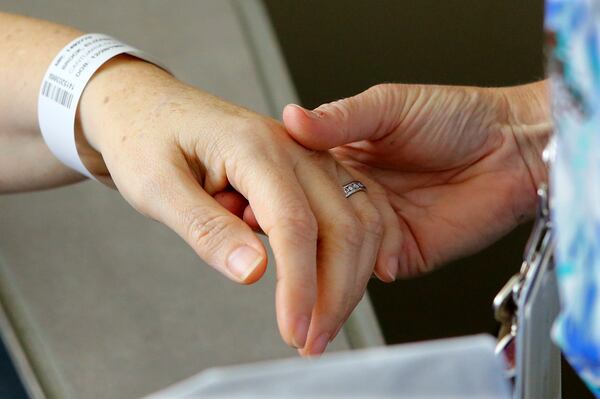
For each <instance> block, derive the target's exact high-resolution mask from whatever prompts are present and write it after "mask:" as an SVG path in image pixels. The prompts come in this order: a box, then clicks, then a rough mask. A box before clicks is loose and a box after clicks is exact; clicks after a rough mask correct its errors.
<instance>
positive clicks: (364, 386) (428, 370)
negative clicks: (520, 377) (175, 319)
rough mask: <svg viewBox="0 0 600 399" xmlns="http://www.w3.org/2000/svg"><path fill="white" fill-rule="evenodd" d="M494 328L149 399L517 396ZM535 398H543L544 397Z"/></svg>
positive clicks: (297, 362) (226, 371)
mask: <svg viewBox="0 0 600 399" xmlns="http://www.w3.org/2000/svg"><path fill="white" fill-rule="evenodd" d="M495 344H496V340H495V339H494V338H493V337H492V336H490V335H476V336H468V337H461V338H451V339H444V340H438V341H431V342H423V343H418V344H407V345H398V346H394V347H387V348H375V349H369V350H361V351H354V352H347V353H342V354H333V355H330V356H325V357H324V358H323V359H322V360H321V361H319V362H312V361H310V360H303V359H293V360H292V359H290V360H280V361H274V362H270V363H264V364H256V365H252V366H238V367H228V368H221V369H215V370H208V371H205V372H203V373H201V374H199V375H198V376H195V377H193V378H191V379H189V380H187V381H185V382H183V383H181V384H177V385H176V386H174V387H171V388H170V389H167V390H165V391H162V392H160V393H158V394H156V395H153V396H152V397H151V398H147V399H196V398H214V397H219V398H223V397H226V398H230V397H238V398H239V397H241V398H248V399H249V398H306V397H318V398H323V397H341V398H446V399H448V398H488V399H491V398H498V399H500V398H502V399H508V398H510V397H511V395H510V393H509V392H510V391H509V386H508V380H507V379H505V377H504V373H503V365H502V363H501V361H500V359H499V358H498V357H496V356H495V355H494V346H495ZM537 398H545V397H543V396H539V397H537Z"/></svg>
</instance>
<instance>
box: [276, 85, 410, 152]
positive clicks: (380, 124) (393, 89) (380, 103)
mask: <svg viewBox="0 0 600 399" xmlns="http://www.w3.org/2000/svg"><path fill="white" fill-rule="evenodd" d="M406 88H407V86H405V85H400V84H382V85H377V86H373V87H371V88H370V89H368V90H366V91H364V92H362V93H360V94H358V95H356V96H354V97H348V98H345V99H342V100H338V101H335V102H332V103H329V104H323V105H321V106H320V107H318V108H316V109H315V110H313V111H309V110H306V109H304V108H302V107H300V106H299V105H295V104H290V105H288V106H286V107H285V108H284V110H283V121H284V123H285V127H286V128H287V130H288V132H289V134H290V135H291V136H292V137H293V138H294V139H295V140H296V141H298V142H299V143H300V144H302V145H303V146H305V147H306V148H310V149H312V150H327V149H331V148H334V147H337V146H340V145H344V144H349V143H354V142H357V141H362V140H378V139H380V138H382V137H384V136H385V135H386V134H387V133H389V132H390V131H391V130H393V128H394V127H396V126H397V125H398V123H399V121H400V120H401V118H402V109H403V107H404V103H405V97H406V94H407V93H406Z"/></svg>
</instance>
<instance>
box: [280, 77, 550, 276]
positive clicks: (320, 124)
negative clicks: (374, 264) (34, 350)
mask: <svg viewBox="0 0 600 399" xmlns="http://www.w3.org/2000/svg"><path fill="white" fill-rule="evenodd" d="M548 102H549V101H548V96H547V94H546V88H545V84H544V83H543V82H540V83H536V84H531V85H526V86H521V87H515V88H507V89H483V88H473V87H449V86H424V85H399V84H398V85H395V84H388V85H380V86H375V87H373V88H371V89H369V90H367V91H366V92H364V93H362V94H359V95H357V96H355V97H352V98H348V99H345V100H341V101H337V102H334V103H331V104H326V105H322V106H321V107H319V108H317V109H316V110H314V111H312V112H311V111H307V110H304V109H302V108H300V107H298V106H295V105H290V106H288V107H286V109H285V110H284V114H283V116H284V122H285V126H286V127H287V129H288V130H289V133H290V135H291V136H292V137H294V138H295V139H296V140H297V141H298V142H299V143H301V144H302V145H304V146H305V147H306V148H310V149H313V150H330V152H331V153H332V154H333V155H334V156H335V158H336V159H337V160H338V161H339V162H340V163H341V164H342V165H344V166H345V167H346V168H347V169H348V170H350V171H351V173H352V174H353V175H355V176H358V177H359V179H360V180H362V181H363V182H365V184H366V185H367V186H368V188H369V193H370V196H371V198H372V199H373V201H374V203H375V205H376V206H377V207H378V209H380V210H381V214H382V216H383V219H382V220H383V228H384V240H383V243H382V246H381V249H380V254H381V253H385V254H386V256H389V254H398V255H399V265H398V267H399V268H398V276H400V277H407V276H414V275H416V274H419V273H422V272H427V271H429V270H431V269H432V268H434V267H435V266H437V265H440V264H442V263H444V262H448V261H449V260H451V259H454V258H457V257H459V256H464V255H467V254H469V253H472V252H474V251H476V250H478V249H481V248H482V247H485V246H487V245H489V244H490V243H492V242H493V241H494V240H496V239H498V238H499V237H500V236H502V235H503V234H505V233H507V232H508V231H510V230H511V229H512V228H513V227H514V226H516V225H517V224H518V223H519V222H521V221H523V220H525V219H526V218H527V217H528V216H530V215H531V214H532V212H533V209H534V204H535V200H536V194H535V192H536V187H537V184H538V183H539V182H540V181H543V180H544V179H545V178H546V171H545V167H544V165H543V164H542V162H541V160H540V153H541V150H542V148H543V147H544V145H545V142H546V141H547V138H548V136H549V134H550V132H551V127H552V124H551V118H550V113H549V104H548Z"/></svg>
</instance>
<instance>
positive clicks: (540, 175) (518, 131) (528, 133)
mask: <svg viewBox="0 0 600 399" xmlns="http://www.w3.org/2000/svg"><path fill="white" fill-rule="evenodd" d="M499 90H500V91H501V95H502V96H503V98H504V100H505V103H506V105H507V123H508V127H509V129H510V131H511V132H512V134H513V136H514V138H515V141H516V143H517V146H518V148H519V152H520V155H521V158H522V159H523V162H524V164H525V166H526V167H527V170H528V174H529V176H530V180H531V184H532V185H533V188H534V191H535V190H537V187H539V185H540V184H541V183H545V182H547V181H548V168H547V165H546V164H545V163H544V161H543V159H542V153H543V151H544V149H545V148H546V145H547V144H548V141H549V139H550V137H551V135H552V132H553V129H554V123H553V119H552V113H551V103H550V91H549V86H548V82H547V81H541V82H536V83H531V84H526V85H521V86H515V87H508V88H502V89H499Z"/></svg>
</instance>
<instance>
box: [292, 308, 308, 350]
mask: <svg viewBox="0 0 600 399" xmlns="http://www.w3.org/2000/svg"><path fill="white" fill-rule="evenodd" d="M308 326H309V320H308V317H306V316H300V317H299V318H298V320H297V321H296V327H295V328H294V337H293V340H294V342H293V343H294V346H295V347H296V348H298V349H300V348H304V345H306V336H307V335H308Z"/></svg>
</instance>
